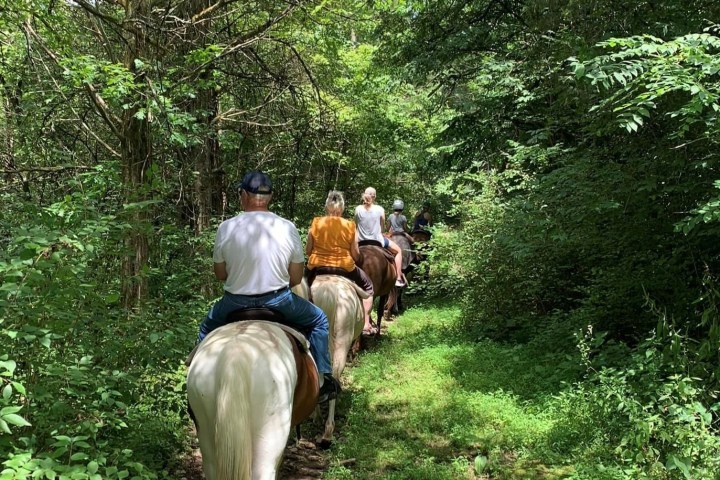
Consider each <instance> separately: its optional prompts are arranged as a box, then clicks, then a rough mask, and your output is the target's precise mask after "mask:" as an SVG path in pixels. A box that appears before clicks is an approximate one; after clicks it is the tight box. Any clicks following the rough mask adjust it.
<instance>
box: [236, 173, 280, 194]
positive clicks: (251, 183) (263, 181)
mask: <svg viewBox="0 0 720 480" xmlns="http://www.w3.org/2000/svg"><path fill="white" fill-rule="evenodd" d="M240 188H242V189H243V190H245V191H246V192H248V193H255V194H260V195H267V194H270V193H272V182H271V181H270V177H268V176H267V174H265V173H263V172H248V173H247V174H245V177H243V180H242V183H241V184H240Z"/></svg>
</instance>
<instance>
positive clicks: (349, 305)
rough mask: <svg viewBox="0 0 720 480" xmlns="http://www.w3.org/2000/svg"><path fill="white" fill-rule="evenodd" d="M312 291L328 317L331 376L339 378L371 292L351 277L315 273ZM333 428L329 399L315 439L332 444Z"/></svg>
mask: <svg viewBox="0 0 720 480" xmlns="http://www.w3.org/2000/svg"><path fill="white" fill-rule="evenodd" d="M311 291H312V299H313V303H315V305H317V306H318V307H320V308H321V309H322V310H323V311H324V312H325V315H327V317H328V323H329V343H330V358H331V360H332V373H333V377H335V378H340V376H341V375H342V372H343V370H345V364H346V363H347V357H348V353H349V352H350V349H351V348H352V347H353V345H354V344H356V345H357V347H358V348H359V338H360V334H361V333H362V331H363V325H364V320H363V318H364V314H363V304H362V299H366V298H369V297H370V295H369V294H368V293H367V292H365V291H364V290H363V289H362V288H360V287H359V286H358V285H356V284H355V283H354V282H353V281H352V280H349V279H347V278H345V277H342V276H339V275H318V276H317V277H316V278H315V280H314V282H313V284H312V288H311ZM334 431H335V400H330V402H329V404H328V416H327V419H326V420H325V431H324V432H323V435H322V437H320V439H319V440H318V443H319V444H320V446H321V447H328V446H329V445H330V444H331V443H332V438H333V432H334Z"/></svg>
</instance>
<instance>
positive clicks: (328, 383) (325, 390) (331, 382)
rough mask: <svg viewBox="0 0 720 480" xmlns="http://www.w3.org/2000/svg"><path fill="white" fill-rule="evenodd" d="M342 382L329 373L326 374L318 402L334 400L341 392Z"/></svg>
mask: <svg viewBox="0 0 720 480" xmlns="http://www.w3.org/2000/svg"><path fill="white" fill-rule="evenodd" d="M340 390H341V388H340V382H338V381H337V380H335V378H334V377H333V376H332V375H330V374H329V373H326V374H325V382H324V383H323V386H322V387H320V395H319V396H318V403H325V402H327V401H329V400H334V399H336V398H337V396H338V395H339V394H340Z"/></svg>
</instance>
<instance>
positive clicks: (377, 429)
mask: <svg viewBox="0 0 720 480" xmlns="http://www.w3.org/2000/svg"><path fill="white" fill-rule="evenodd" d="M458 316H459V309H456V308H446V307H431V308H418V307H416V308H413V309H411V310H409V311H408V312H407V313H405V314H404V315H403V316H402V317H401V318H400V319H399V320H398V321H397V322H394V323H393V324H392V325H391V328H390V330H389V333H388V335H387V336H386V338H385V339H384V341H383V342H381V343H379V344H378V345H377V346H376V347H375V348H374V350H373V351H370V352H365V353H364V354H363V355H362V356H361V358H360V360H359V361H358V363H357V364H356V365H355V366H354V368H352V369H351V370H348V371H346V372H347V375H346V379H347V380H349V383H350V385H349V388H348V391H349V395H348V397H349V399H350V401H351V406H350V409H349V411H348V414H347V423H346V424H345V425H344V426H343V430H342V435H343V438H342V439H341V441H340V442H339V443H338V444H337V445H336V447H335V448H336V452H335V454H336V456H337V458H338V459H343V458H355V459H356V462H355V464H354V466H353V468H352V477H353V478H360V479H362V478H403V479H406V478H438V479H440V478H442V479H455V478H457V479H461V478H463V479H464V478H482V477H476V476H475V474H474V473H473V472H474V470H473V468H472V466H471V464H472V461H473V459H474V457H475V456H476V455H479V454H486V455H488V454H490V453H493V455H494V458H495V459H494V460H493V461H494V462H495V463H498V462H499V463H506V462H508V461H509V460H507V459H508V458H512V462H514V463H518V466H519V465H520V464H522V463H523V462H522V460H521V459H519V457H522V454H523V452H524V451H526V449H528V448H532V447H533V445H535V444H536V443H538V442H541V441H542V439H543V437H544V435H546V434H547V432H549V431H550V430H551V428H552V426H553V421H552V419H551V418H550V417H549V416H548V415H546V414H544V413H543V410H544V409H543V408H539V407H538V405H536V404H533V403H532V402H530V401H528V400H527V399H526V397H529V396H530V395H531V394H533V393H534V392H537V391H538V387H537V383H538V381H537V378H536V375H535V373H534V372H535V370H534V368H532V367H534V364H533V359H532V358H527V356H526V355H524V352H522V351H520V350H517V349H513V348H503V347H501V346H497V345H495V344H492V343H491V342H484V343H483V342H481V343H477V342H469V341H466V340H463V339H462V338H459V337H458V335H456V332H454V331H453V329H454V328H455V323H456V321H457V318H458ZM518 381H519V383H520V387H519V389H520V392H521V395H518V394H516V393H515V392H513V391H512V389H513V388H514V387H516V386H517V385H518ZM348 397H346V398H348ZM540 398H541V397H540ZM505 451H509V452H513V453H512V455H505V454H503V452H505ZM525 463H527V462H525ZM496 467H500V465H496ZM541 467H542V468H544V469H547V468H546V467H544V466H541ZM522 468H527V467H526V466H525V467H522ZM536 471H537V470H536ZM347 473H348V469H346V468H343V469H333V470H331V471H330V472H329V473H328V476H327V478H331V479H340V478H346V477H345V475H346V474H347ZM538 478H540V477H538ZM548 478H550V477H548Z"/></svg>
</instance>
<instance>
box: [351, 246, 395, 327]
mask: <svg viewBox="0 0 720 480" xmlns="http://www.w3.org/2000/svg"><path fill="white" fill-rule="evenodd" d="M363 243H364V242H363ZM360 256H361V257H362V258H361V263H360V264H359V265H358V267H359V268H362V269H363V270H364V271H365V273H367V275H368V277H370V280H372V283H373V290H374V291H375V294H374V296H375V297H376V298H377V297H379V298H380V301H379V302H378V308H377V334H378V335H380V323H381V322H382V318H383V316H385V315H389V310H390V308H392V306H393V305H394V304H395V299H396V294H395V288H394V287H395V279H396V277H397V276H396V275H395V266H394V264H393V261H392V254H390V253H389V252H387V253H386V251H385V249H384V248H382V247H380V246H376V245H366V244H363V245H360Z"/></svg>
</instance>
